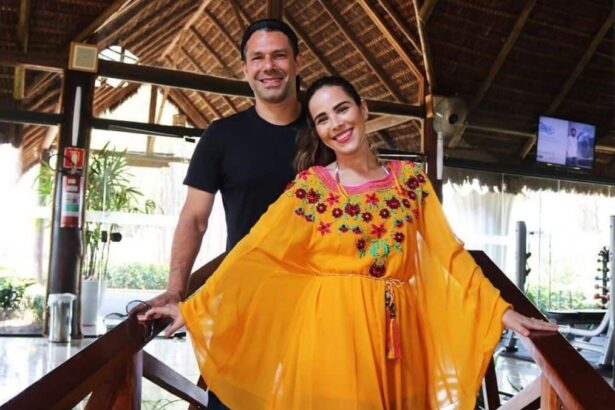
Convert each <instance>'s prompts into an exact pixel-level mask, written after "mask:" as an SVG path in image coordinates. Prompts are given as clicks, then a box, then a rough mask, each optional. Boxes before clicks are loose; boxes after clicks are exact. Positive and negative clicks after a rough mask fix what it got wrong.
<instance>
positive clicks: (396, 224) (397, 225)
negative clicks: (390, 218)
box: [395, 219, 404, 228]
mask: <svg viewBox="0 0 615 410" xmlns="http://www.w3.org/2000/svg"><path fill="white" fill-rule="evenodd" d="M402 226H404V221H403V220H402V219H396V220H395V227H396V228H401V227H402Z"/></svg>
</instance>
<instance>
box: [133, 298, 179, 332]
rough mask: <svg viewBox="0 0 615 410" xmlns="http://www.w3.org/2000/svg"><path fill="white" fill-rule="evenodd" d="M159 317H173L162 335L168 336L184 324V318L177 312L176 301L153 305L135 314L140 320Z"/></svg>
mask: <svg viewBox="0 0 615 410" xmlns="http://www.w3.org/2000/svg"><path fill="white" fill-rule="evenodd" d="M161 317H170V318H171V319H173V323H171V324H170V325H169V327H167V328H166V330H165V331H164V335H165V336H167V337H170V336H171V335H172V334H173V333H175V332H176V331H177V329H179V328H180V327H182V326H183V325H184V318H183V317H182V315H181V313H180V312H179V305H178V304H177V303H167V304H166V305H164V306H159V307H153V308H151V309H150V310H148V311H147V312H145V313H143V314H141V315H138V316H137V318H138V319H139V320H140V321H141V322H144V321H146V320H151V319H160V318H161Z"/></svg>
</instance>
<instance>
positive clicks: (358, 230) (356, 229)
mask: <svg viewBox="0 0 615 410" xmlns="http://www.w3.org/2000/svg"><path fill="white" fill-rule="evenodd" d="M352 232H353V233H356V234H357V235H361V234H362V233H363V232H361V228H359V227H358V226H355V227H354V228H352Z"/></svg>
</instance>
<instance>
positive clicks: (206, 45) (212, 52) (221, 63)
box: [184, 27, 228, 72]
mask: <svg viewBox="0 0 615 410" xmlns="http://www.w3.org/2000/svg"><path fill="white" fill-rule="evenodd" d="M190 33H191V34H192V35H193V36H194V37H196V39H197V40H198V42H199V45H201V46H203V48H204V49H205V50H207V52H208V53H209V55H211V57H212V58H213V59H214V61H215V62H216V63H217V64H218V65H219V66H220V67H222V68H228V66H227V65H226V63H225V62H224V61H223V60H222V57H220V55H219V54H218V52H217V51H216V50H214V48H213V47H211V46H210V45H209V43H208V42H207V40H205V39H204V38H203V36H202V35H201V33H199V32H198V31H197V30H196V29H195V28H194V27H190ZM184 51H185V50H184ZM197 67H198V66H197ZM201 71H202V72H206V70H201Z"/></svg>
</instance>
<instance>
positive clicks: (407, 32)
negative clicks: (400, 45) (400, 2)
mask: <svg viewBox="0 0 615 410" xmlns="http://www.w3.org/2000/svg"><path fill="white" fill-rule="evenodd" d="M413 3H414V4H415V5H416V1H415V2H413ZM378 4H379V5H380V6H381V7H382V8H383V9H384V10H385V11H386V12H387V14H388V15H389V17H391V20H393V22H394V23H395V25H397V28H399V31H401V33H402V34H403V35H404V37H405V38H406V40H408V42H409V43H410V44H412V47H414V49H415V50H416V51H417V52H418V53H421V54H422V53H423V49H422V47H420V45H419V44H417V42H416V41H415V40H414V37H413V36H412V34H411V33H412V29H411V28H410V27H409V26H408V23H407V22H406V20H405V19H404V18H403V17H402V16H400V15H399V13H398V12H397V11H395V9H394V8H393V6H391V4H390V3H389V2H388V0H379V2H378ZM417 15H418V13H417ZM419 21H420V19H419V18H416V22H417V28H418V22H419Z"/></svg>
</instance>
